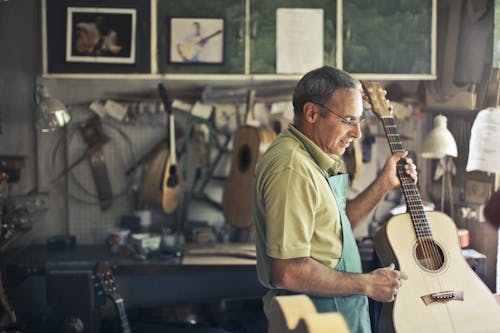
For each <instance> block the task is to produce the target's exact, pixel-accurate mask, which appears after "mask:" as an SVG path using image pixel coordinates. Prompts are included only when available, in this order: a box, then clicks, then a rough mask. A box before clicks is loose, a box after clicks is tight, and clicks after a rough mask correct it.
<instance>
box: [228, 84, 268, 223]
mask: <svg viewBox="0 0 500 333" xmlns="http://www.w3.org/2000/svg"><path fill="white" fill-rule="evenodd" d="M253 96H254V92H250V93H249V97H248V100H247V112H246V115H245V119H246V121H247V122H248V119H249V115H250V114H251V113H252V112H251V110H252V108H253ZM275 137H276V134H275V133H274V132H273V131H271V130H269V129H266V128H259V127H254V126H250V125H243V126H240V127H239V128H238V129H237V130H236V133H235V135H234V142H233V151H232V157H231V170H230V171H229V176H228V178H227V180H226V182H225V184H224V193H223V196H222V210H223V213H224V216H225V218H226V220H227V221H228V223H229V224H231V225H232V226H235V227H237V228H241V229H245V228H249V227H250V226H251V225H252V177H253V173H254V171H255V167H256V166H257V161H258V160H259V158H260V156H261V155H262V154H263V153H264V152H265V151H266V149H267V147H269V145H270V144H271V142H272V141H273V140H274V139H275Z"/></svg>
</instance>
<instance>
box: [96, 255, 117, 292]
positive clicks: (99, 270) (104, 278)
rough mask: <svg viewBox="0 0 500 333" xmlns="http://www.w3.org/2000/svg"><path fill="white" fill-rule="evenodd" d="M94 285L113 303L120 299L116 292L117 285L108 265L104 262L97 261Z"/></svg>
mask: <svg viewBox="0 0 500 333" xmlns="http://www.w3.org/2000/svg"><path fill="white" fill-rule="evenodd" d="M95 271H96V277H97V281H96V284H97V286H98V287H100V288H101V289H102V291H103V292H104V293H105V294H106V296H108V297H109V298H111V299H112V300H113V301H116V300H118V299H120V298H121V296H120V295H118V292H117V284H116V281H115V279H114V277H113V274H112V272H111V268H110V267H109V264H108V263H107V262H104V261H99V262H98V263H97V264H96V268H95Z"/></svg>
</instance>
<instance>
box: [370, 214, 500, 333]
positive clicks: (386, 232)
mask: <svg viewBox="0 0 500 333" xmlns="http://www.w3.org/2000/svg"><path fill="white" fill-rule="evenodd" d="M426 215H427V219H428V221H429V225H430V228H431V230H432V234H433V238H434V242H435V243H436V244H437V246H439V248H440V249H441V250H442V255H443V256H444V261H443V262H444V264H443V265H442V266H441V267H438V268H435V269H428V268H426V267H425V265H422V263H421V262H420V261H419V259H418V254H417V247H418V243H417V239H416V237H415V231H414V229H413V225H412V223H411V219H410V216H409V214H401V215H397V216H395V217H393V218H391V219H390V220H389V221H388V222H387V223H386V224H385V225H384V226H383V227H381V228H380V229H379V230H378V231H377V233H376V234H375V249H376V251H377V254H378V255H379V257H380V259H381V261H382V263H383V264H384V265H389V264H390V263H391V262H394V263H397V265H398V267H399V269H400V270H401V271H403V272H405V273H407V274H408V280H407V281H404V283H403V285H402V286H401V288H400V289H399V292H398V295H397V296H396V299H395V301H394V303H384V304H383V309H382V313H381V317H380V326H379V328H380V332H454V333H457V332H464V333H466V332H467V333H470V332H482V333H486V332H500V306H498V304H497V303H496V300H495V298H494V296H493V294H492V293H491V291H490V290H489V289H488V287H487V286H486V285H485V284H484V283H483V281H482V280H481V279H480V278H479V277H478V276H477V275H476V273H475V272H474V271H473V270H472V269H471V267H470V266H469V265H468V263H467V261H466V260H465V258H464V257H463V255H462V252H461V250H460V246H459V243H458V238H457V230H456V227H455V223H454V222H453V221H452V220H451V219H450V218H449V217H448V216H447V215H445V214H443V213H441V212H427V213H426ZM447 291H451V292H455V293H463V300H459V299H451V300H449V301H443V302H440V301H435V302H431V303H429V304H426V303H425V302H424V300H423V299H422V296H424V295H429V294H433V293H439V292H447Z"/></svg>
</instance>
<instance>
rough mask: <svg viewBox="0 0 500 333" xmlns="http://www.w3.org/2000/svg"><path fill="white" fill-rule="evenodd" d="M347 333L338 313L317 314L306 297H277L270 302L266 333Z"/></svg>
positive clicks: (343, 321)
mask: <svg viewBox="0 0 500 333" xmlns="http://www.w3.org/2000/svg"><path fill="white" fill-rule="evenodd" d="M326 332H331V333H349V327H348V326H347V322H346V321H345V319H344V317H343V316H342V314H340V313H338V312H324V313H318V312H317V311H316V308H315V306H314V304H313V302H312V301H311V299H310V298H309V297H308V296H306V295H290V296H277V297H275V298H274V299H273V300H272V301H271V305H270V318H269V329H268V333H326Z"/></svg>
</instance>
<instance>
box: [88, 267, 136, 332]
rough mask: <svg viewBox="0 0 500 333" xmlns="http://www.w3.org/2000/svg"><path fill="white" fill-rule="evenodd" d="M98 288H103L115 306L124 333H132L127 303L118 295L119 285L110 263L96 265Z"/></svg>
mask: <svg viewBox="0 0 500 333" xmlns="http://www.w3.org/2000/svg"><path fill="white" fill-rule="evenodd" d="M95 270H96V276H97V281H96V282H97V283H96V287H97V288H101V289H102V291H103V292H104V293H105V294H106V296H107V297H108V298H109V299H110V300H111V301H112V302H113V305H114V307H115V309H116V312H117V314H118V319H119V320H120V327H121V331H122V333H131V330H130V325H129V322H128V318H127V312H126V311H125V302H124V301H123V298H122V297H121V296H120V294H119V293H118V288H117V284H116V282H115V279H114V277H113V274H112V272H111V269H110V267H109V265H108V263H106V262H104V261H100V262H98V263H97V264H96V269H95Z"/></svg>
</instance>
